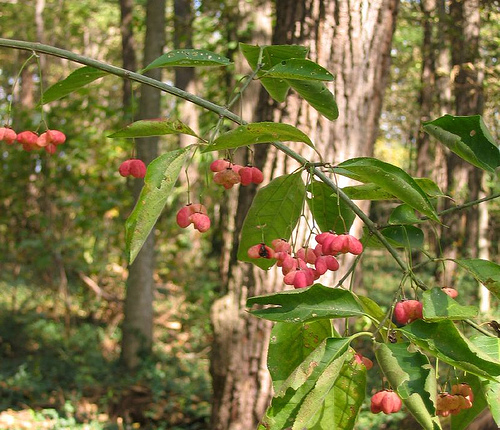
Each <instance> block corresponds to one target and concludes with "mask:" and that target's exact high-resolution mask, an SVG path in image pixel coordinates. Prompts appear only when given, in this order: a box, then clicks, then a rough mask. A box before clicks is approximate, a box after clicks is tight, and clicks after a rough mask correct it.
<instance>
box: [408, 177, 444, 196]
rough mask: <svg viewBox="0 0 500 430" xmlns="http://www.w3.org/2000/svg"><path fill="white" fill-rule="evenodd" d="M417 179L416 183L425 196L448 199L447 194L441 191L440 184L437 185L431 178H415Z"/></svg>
mask: <svg viewBox="0 0 500 430" xmlns="http://www.w3.org/2000/svg"><path fill="white" fill-rule="evenodd" d="M413 179H415V182H416V183H417V184H418V186H419V187H420V188H422V190H423V191H424V193H425V194H427V195H428V196H429V197H447V198H449V196H447V195H446V194H444V193H443V192H442V191H441V188H439V186H438V184H436V183H435V182H434V181H433V180H432V179H429V178H413Z"/></svg>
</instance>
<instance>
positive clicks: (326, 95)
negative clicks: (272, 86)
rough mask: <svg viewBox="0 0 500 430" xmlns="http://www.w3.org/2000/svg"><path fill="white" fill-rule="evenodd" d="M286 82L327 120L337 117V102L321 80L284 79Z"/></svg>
mask: <svg viewBox="0 0 500 430" xmlns="http://www.w3.org/2000/svg"><path fill="white" fill-rule="evenodd" d="M286 81H287V82H288V84H289V85H290V86H291V87H292V88H293V89H294V90H295V91H296V92H297V93H298V94H299V95H300V96H301V97H302V98H303V99H304V100H305V101H306V102H307V103H309V104H310V105H311V106H312V107H313V108H314V109H316V110H317V111H318V112H319V113H320V114H321V115H323V116H324V117H325V118H328V119H329V120H332V121H333V120H334V119H337V118H338V117H339V110H338V107H337V102H336V101H335V97H334V96H333V94H332V93H331V91H330V90H329V89H328V88H327V87H326V85H325V84H324V83H323V82H318V81H301V80H298V79H286Z"/></svg>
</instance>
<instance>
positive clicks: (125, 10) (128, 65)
mask: <svg viewBox="0 0 500 430" xmlns="http://www.w3.org/2000/svg"><path fill="white" fill-rule="evenodd" d="M133 9H134V2H133V0H120V32H121V35H122V64H123V68H124V69H127V70H132V71H135V70H136V69H137V60H136V56H135V40H134V26H133V18H134V15H133ZM122 100H123V109H124V111H125V112H126V114H125V120H126V121H127V120H128V119H129V118H130V119H132V114H131V107H132V81H130V80H128V79H124V80H123V99H122Z"/></svg>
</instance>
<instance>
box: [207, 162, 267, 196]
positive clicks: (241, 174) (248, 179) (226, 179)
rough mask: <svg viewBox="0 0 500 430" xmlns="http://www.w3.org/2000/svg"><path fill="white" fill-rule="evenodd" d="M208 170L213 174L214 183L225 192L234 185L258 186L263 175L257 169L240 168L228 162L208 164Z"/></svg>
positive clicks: (250, 167) (249, 167)
mask: <svg viewBox="0 0 500 430" xmlns="http://www.w3.org/2000/svg"><path fill="white" fill-rule="evenodd" d="M210 170H211V171H212V172H214V173H215V175H214V182H215V183H216V184H218V185H222V186H223V187H224V188H225V189H226V190H228V189H230V188H233V186H234V185H236V184H241V185H244V186H246V185H250V184H252V183H253V184H260V183H261V182H262V181H263V180H264V175H263V174H262V172H261V171H260V169H258V168H257V167H252V166H246V167H243V166H240V165H239V164H233V163H231V162H230V161H229V160H215V161H214V162H212V164H210Z"/></svg>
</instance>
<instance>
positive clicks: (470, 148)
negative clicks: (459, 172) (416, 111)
mask: <svg viewBox="0 0 500 430" xmlns="http://www.w3.org/2000/svg"><path fill="white" fill-rule="evenodd" d="M423 128H424V130H425V131H426V132H427V133H429V134H430V135H431V136H434V137H435V138H436V139H438V140H439V141H440V142H441V143H442V144H443V145H445V146H447V147H448V148H449V149H450V150H451V151H453V152H454V153H455V154H457V155H458V156H459V157H461V158H463V159H464V160H465V161H467V162H469V163H470V164H472V165H474V166H476V167H479V168H480V169H483V170H488V171H490V172H494V171H495V169H496V168H497V167H498V166H500V150H499V149H498V145H497V144H496V143H495V140H494V139H493V137H492V136H491V134H490V132H489V131H488V129H487V128H486V124H485V123H484V121H483V118H482V117H481V115H472V116H452V115H444V116H442V117H441V118H438V119H435V120H433V121H427V122H425V123H424V125H423Z"/></svg>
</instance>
